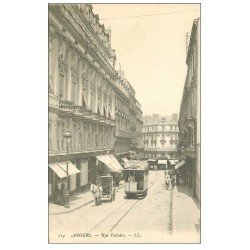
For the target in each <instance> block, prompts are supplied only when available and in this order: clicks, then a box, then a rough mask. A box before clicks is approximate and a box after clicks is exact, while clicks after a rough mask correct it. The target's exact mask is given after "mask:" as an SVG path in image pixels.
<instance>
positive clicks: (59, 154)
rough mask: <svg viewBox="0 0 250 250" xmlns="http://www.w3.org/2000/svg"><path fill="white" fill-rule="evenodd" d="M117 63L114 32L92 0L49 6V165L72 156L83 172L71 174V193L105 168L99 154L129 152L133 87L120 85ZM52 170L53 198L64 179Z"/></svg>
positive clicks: (86, 184) (50, 182)
mask: <svg viewBox="0 0 250 250" xmlns="http://www.w3.org/2000/svg"><path fill="white" fill-rule="evenodd" d="M115 62H116V54H115V50H114V49H112V48H111V30H110V29H106V28H105V26H104V25H102V24H100V23H99V17H98V15H96V14H94V13H93V9H92V5H91V4H50V5H49V164H50V166H53V164H57V163H60V162H65V161H67V160H69V161H70V162H71V163H72V164H73V165H74V166H75V167H76V168H77V169H78V170H79V171H81V172H80V173H77V174H74V175H72V176H70V183H69V184H70V187H69V189H70V191H71V192H72V193H74V192H80V191H81V190H83V189H84V188H86V187H87V186H88V184H89V182H90V181H95V179H96V176H97V175H99V174H100V173H101V172H102V170H103V169H102V168H101V163H100V162H99V161H98V159H97V157H96V156H98V155H105V154H107V153H109V154H114V153H117V151H119V152H120V153H123V152H127V151H129V150H130V146H131V143H130V141H129V140H130V137H128V136H127V134H126V136H123V137H121V138H122V140H120V137H119V136H120V134H119V133H118V131H122V132H124V131H125V132H124V133H126V131H129V130H130V119H129V118H130V113H129V110H130V93H131V92H133V93H134V90H133V88H132V86H131V85H130V84H127V83H126V84H121V83H120V79H119V74H118V73H117V71H116V70H115ZM126 98H127V99H126ZM121 100H122V102H121ZM117 110H121V111H122V113H118V112H117ZM66 130H70V131H71V134H72V137H71V140H70V142H69V144H67V143H66V139H65V138H64V133H65V131H66ZM122 132H121V133H122ZM128 135H129V136H130V134H129V133H128ZM117 144H118V146H116V147H115V145H117ZM67 145H68V149H69V154H68V156H67V154H66V146H67ZM52 169H53V167H51V168H49V196H51V195H52V193H53V189H54V188H55V185H57V183H58V182H60V180H59V179H58V176H57V175H56V174H55V173H54V171H53V170H52Z"/></svg>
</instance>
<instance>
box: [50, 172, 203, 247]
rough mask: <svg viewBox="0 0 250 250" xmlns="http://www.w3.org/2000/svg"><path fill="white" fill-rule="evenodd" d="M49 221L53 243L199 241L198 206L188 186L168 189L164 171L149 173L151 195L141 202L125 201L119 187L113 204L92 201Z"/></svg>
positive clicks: (57, 215)
mask: <svg viewBox="0 0 250 250" xmlns="http://www.w3.org/2000/svg"><path fill="white" fill-rule="evenodd" d="M78 203H79V204H81V202H80V201H79V200H78ZM187 207H188V210H187ZM54 211H55V210H54ZM49 221H50V224H49V226H50V229H49V230H50V242H63V241H64V240H67V241H72V242H82V243H83V242H95V241H96V240H97V239H98V241H100V242H104V243H109V242H111V241H112V242H134V243H136V242H138V243H139V242H145V243H146V242H147V243H149V242H162V243H163V242H166V243H167V242H175V240H176V239H178V241H180V240H181V241H183V242H199V230H198V223H199V209H198V207H197V206H196V205H195V202H194V200H193V199H192V198H191V196H190V194H189V193H188V190H187V188H186V187H185V186H178V187H177V188H176V187H175V189H174V190H167V189H166V187H165V183H164V172H163V171H150V174H149V191H148V195H147V196H146V197H145V198H144V199H142V200H137V199H126V198H125V195H124V190H123V188H120V189H118V191H117V195H116V199H115V201H113V202H112V203H111V202H109V201H104V202H103V203H102V204H101V205H99V206H94V204H93V202H89V203H87V204H86V205H85V206H82V207H79V209H74V210H72V211H71V212H68V213H64V214H60V213H59V214H50V216H49ZM152 232H153V233H152ZM180 236H181V238H180V239H179V237H180ZM185 236H186V237H185Z"/></svg>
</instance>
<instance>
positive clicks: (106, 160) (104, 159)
mask: <svg viewBox="0 0 250 250" xmlns="http://www.w3.org/2000/svg"><path fill="white" fill-rule="evenodd" d="M96 158H97V160H99V161H101V162H103V163H104V164H105V165H106V166H107V167H108V168H109V169H110V170H111V171H112V172H113V171H115V172H116V170H115V168H114V167H113V165H114V163H113V161H112V160H111V158H110V157H109V155H97V156H96ZM112 163H113V164H112Z"/></svg>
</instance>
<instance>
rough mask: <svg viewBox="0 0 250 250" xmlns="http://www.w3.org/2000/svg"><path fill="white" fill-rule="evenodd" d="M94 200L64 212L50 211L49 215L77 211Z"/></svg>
mask: <svg viewBox="0 0 250 250" xmlns="http://www.w3.org/2000/svg"><path fill="white" fill-rule="evenodd" d="M123 187H124V185H121V186H120V187H119V188H117V189H121V188H123ZM93 201H94V199H92V200H90V201H87V202H86V203H84V204H82V205H80V206H78V207H75V208H74V209H71V210H67V211H63V212H58V213H49V215H58V214H69V213H71V212H73V211H76V210H78V209H80V208H82V207H85V206H87V205H88V204H90V203H91V202H93Z"/></svg>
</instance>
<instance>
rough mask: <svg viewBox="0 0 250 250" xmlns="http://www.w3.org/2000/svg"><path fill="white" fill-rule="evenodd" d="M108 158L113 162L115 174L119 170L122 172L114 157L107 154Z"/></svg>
mask: <svg viewBox="0 0 250 250" xmlns="http://www.w3.org/2000/svg"><path fill="white" fill-rule="evenodd" d="M109 157H110V158H111V160H112V161H113V167H114V169H115V170H116V172H119V171H121V170H123V167H122V166H121V164H120V163H119V162H118V161H117V159H116V158H115V156H114V155H112V154H109Z"/></svg>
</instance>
